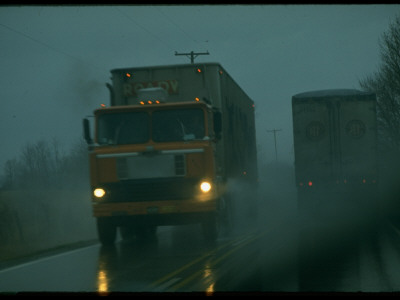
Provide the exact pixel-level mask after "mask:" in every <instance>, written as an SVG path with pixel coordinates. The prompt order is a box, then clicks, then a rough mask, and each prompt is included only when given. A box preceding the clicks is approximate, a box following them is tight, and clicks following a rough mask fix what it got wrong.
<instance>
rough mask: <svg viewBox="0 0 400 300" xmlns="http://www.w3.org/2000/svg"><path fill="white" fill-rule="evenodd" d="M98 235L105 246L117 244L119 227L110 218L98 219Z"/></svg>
mask: <svg viewBox="0 0 400 300" xmlns="http://www.w3.org/2000/svg"><path fill="white" fill-rule="evenodd" d="M96 221H97V234H98V237H99V240H100V243H101V244H102V245H103V246H110V245H113V244H114V243H115V239H116V237H117V226H116V225H115V224H114V222H113V220H112V219H110V218H104V217H103V218H97V220H96Z"/></svg>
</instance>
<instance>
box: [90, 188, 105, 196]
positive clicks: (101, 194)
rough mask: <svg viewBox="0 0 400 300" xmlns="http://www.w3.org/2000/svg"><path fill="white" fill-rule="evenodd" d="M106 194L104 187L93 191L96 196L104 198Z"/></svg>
mask: <svg viewBox="0 0 400 300" xmlns="http://www.w3.org/2000/svg"><path fill="white" fill-rule="evenodd" d="M105 194H106V191H105V190H104V189H102V188H97V189H95V190H94V191H93V195H94V196H95V197H96V198H103V197H104V195H105Z"/></svg>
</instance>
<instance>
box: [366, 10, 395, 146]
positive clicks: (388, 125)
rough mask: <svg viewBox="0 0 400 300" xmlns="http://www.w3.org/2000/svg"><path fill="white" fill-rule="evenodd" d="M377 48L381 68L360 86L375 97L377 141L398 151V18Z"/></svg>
mask: <svg viewBox="0 0 400 300" xmlns="http://www.w3.org/2000/svg"><path fill="white" fill-rule="evenodd" d="M379 46H380V55H381V60H382V62H381V65H380V67H379V69H378V71H376V72H375V73H374V74H372V75H370V76H367V77H366V78H365V79H363V80H360V86H361V88H363V89H364V90H366V91H370V92H374V93H375V94H376V96H377V116H378V127H379V128H378V129H379V132H380V138H381V142H383V143H384V144H385V145H386V146H389V147H393V148H395V149H396V150H400V16H397V17H396V19H395V21H394V22H392V23H391V24H390V26H389V29H388V31H386V32H384V33H383V35H382V37H381V39H380V41H379Z"/></svg>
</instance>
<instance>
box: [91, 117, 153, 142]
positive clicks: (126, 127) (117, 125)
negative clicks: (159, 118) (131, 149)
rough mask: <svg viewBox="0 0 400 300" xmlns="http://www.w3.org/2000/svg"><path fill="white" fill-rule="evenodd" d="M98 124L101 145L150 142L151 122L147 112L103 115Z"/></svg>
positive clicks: (98, 138) (98, 136) (98, 139)
mask: <svg viewBox="0 0 400 300" xmlns="http://www.w3.org/2000/svg"><path fill="white" fill-rule="evenodd" d="M97 122H98V123H97V124H98V127H97V141H98V143H99V144H100V145H115V144H119V145H125V144H141V143H145V142H147V141H148V140H149V132H150V130H149V124H150V122H149V114H148V113H146V112H127V113H115V114H102V115H100V116H99V118H98V121H97Z"/></svg>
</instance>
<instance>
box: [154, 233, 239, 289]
mask: <svg viewBox="0 0 400 300" xmlns="http://www.w3.org/2000/svg"><path fill="white" fill-rule="evenodd" d="M240 238H241V237H240ZM238 239H239V238H238ZM233 242H234V241H232V240H230V241H228V242H226V243H225V244H223V245H221V246H219V247H218V248H217V249H213V250H210V251H208V252H207V253H205V254H204V255H202V256H201V257H199V258H196V259H194V260H192V261H191V262H189V263H188V264H186V265H184V266H182V267H181V268H179V269H177V270H175V271H173V272H171V273H169V274H167V275H165V276H164V277H162V278H160V279H158V280H156V281H154V282H152V283H151V284H150V287H156V286H157V285H159V284H161V283H162V282H164V281H167V280H168V279H170V278H171V277H173V276H176V275H177V274H179V273H181V272H183V271H184V270H186V269H187V268H189V267H191V266H193V265H194V264H196V263H198V262H200V261H202V260H204V259H206V258H207V257H209V256H211V255H213V254H214V253H216V252H218V251H220V250H222V249H223V248H226V247H228V246H229V245H230V244H231V243H233Z"/></svg>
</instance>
